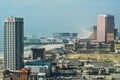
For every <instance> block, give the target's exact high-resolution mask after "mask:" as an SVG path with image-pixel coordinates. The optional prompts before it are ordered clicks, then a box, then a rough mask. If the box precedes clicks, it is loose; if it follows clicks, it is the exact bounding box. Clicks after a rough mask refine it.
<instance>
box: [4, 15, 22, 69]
mask: <svg viewBox="0 0 120 80" xmlns="http://www.w3.org/2000/svg"><path fill="white" fill-rule="evenodd" d="M23 24H24V22H23V18H16V17H10V18H7V19H6V20H5V23H4V67H5V68H6V69H8V70H18V69H21V68H23V67H24V64H23V59H22V57H23V51H24V49H23V48H24V43H23Z"/></svg>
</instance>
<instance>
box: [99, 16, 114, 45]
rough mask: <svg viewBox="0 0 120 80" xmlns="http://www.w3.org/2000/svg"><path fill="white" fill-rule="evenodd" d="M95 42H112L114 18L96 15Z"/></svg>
mask: <svg viewBox="0 0 120 80" xmlns="http://www.w3.org/2000/svg"><path fill="white" fill-rule="evenodd" d="M97 41H98V42H106V43H107V42H110V41H114V16H112V15H98V19H97Z"/></svg>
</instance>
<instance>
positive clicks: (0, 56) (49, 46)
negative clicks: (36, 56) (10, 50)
mask: <svg viewBox="0 0 120 80" xmlns="http://www.w3.org/2000/svg"><path fill="white" fill-rule="evenodd" d="M57 47H64V44H47V45H27V46H26V47H24V57H27V56H29V55H30V54H31V50H30V49H31V48H45V50H46V51H49V50H52V49H54V48H57ZM0 59H3V51H1V52H0Z"/></svg>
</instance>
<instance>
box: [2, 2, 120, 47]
mask: <svg viewBox="0 0 120 80" xmlns="http://www.w3.org/2000/svg"><path fill="white" fill-rule="evenodd" d="M99 14H111V15H114V16H115V27H118V26H119V25H120V0H0V46H2V45H3V23H4V20H5V18H7V17H10V16H15V17H22V18H24V34H25V36H29V35H36V36H52V34H53V33H55V32H78V33H79V32H80V31H83V30H89V29H90V28H91V27H92V26H93V25H96V20H97V15H99Z"/></svg>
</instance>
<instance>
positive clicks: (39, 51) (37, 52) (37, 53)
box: [31, 48, 45, 60]
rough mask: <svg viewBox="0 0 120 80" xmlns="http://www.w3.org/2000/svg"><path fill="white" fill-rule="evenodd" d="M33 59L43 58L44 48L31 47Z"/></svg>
mask: <svg viewBox="0 0 120 80" xmlns="http://www.w3.org/2000/svg"><path fill="white" fill-rule="evenodd" d="M31 50H32V56H31V58H32V59H33V60H37V59H40V60H45V48H31Z"/></svg>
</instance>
